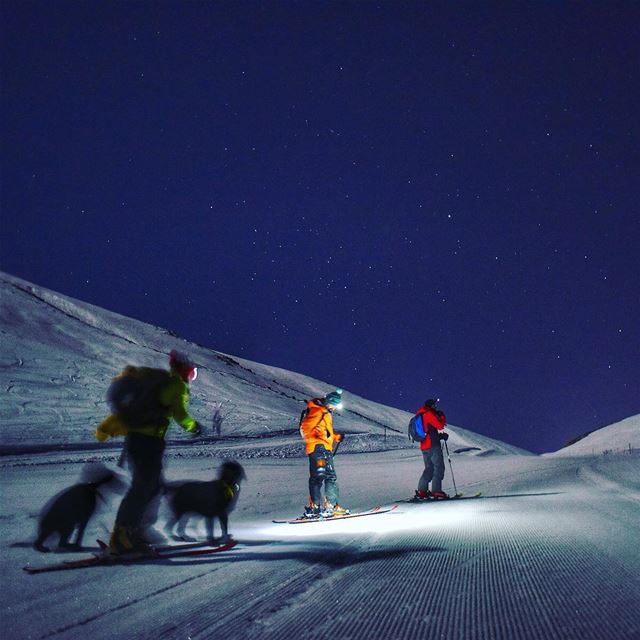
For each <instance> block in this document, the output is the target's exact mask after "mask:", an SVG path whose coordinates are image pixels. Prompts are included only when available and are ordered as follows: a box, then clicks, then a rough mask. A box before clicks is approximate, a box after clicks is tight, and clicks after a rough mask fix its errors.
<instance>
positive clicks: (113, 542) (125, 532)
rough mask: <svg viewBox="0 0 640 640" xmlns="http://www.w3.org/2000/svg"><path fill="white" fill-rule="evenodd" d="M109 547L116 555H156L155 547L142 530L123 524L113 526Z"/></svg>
mask: <svg viewBox="0 0 640 640" xmlns="http://www.w3.org/2000/svg"><path fill="white" fill-rule="evenodd" d="M109 548H110V550H111V553H112V554H114V555H130V554H132V555H150V556H152V555H154V550H153V547H152V546H151V545H150V544H149V542H148V541H147V540H146V538H145V537H144V534H143V533H142V532H141V531H140V530H137V529H133V528H131V527H123V526H121V525H116V526H115V527H114V528H113V532H112V534H111V538H110V539H109Z"/></svg>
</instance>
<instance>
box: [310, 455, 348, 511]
mask: <svg viewBox="0 0 640 640" xmlns="http://www.w3.org/2000/svg"><path fill="white" fill-rule="evenodd" d="M323 484H324V491H325V497H326V498H327V502H330V503H331V504H333V505H335V504H337V503H338V497H339V495H340V491H339V489H338V476H337V475H336V470H335V468H334V466H333V453H332V452H331V451H327V449H325V448H324V447H323V446H322V445H321V444H318V445H316V448H315V449H314V450H313V451H312V452H311V453H310V454H309V495H310V496H311V501H312V502H313V503H314V504H318V505H322V485H323Z"/></svg>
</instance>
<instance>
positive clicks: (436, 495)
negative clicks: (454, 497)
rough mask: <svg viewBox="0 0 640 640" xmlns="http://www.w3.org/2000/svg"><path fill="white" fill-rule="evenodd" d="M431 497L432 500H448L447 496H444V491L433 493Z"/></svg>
mask: <svg viewBox="0 0 640 640" xmlns="http://www.w3.org/2000/svg"><path fill="white" fill-rule="evenodd" d="M431 497H432V498H433V499H434V500H449V495H448V494H446V493H445V492H444V491H434V492H433V493H432V494H431Z"/></svg>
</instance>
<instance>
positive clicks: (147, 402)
mask: <svg viewBox="0 0 640 640" xmlns="http://www.w3.org/2000/svg"><path fill="white" fill-rule="evenodd" d="M169 378H170V373H169V372H168V371H166V370H165V369H151V368H149V367H134V366H131V365H129V366H127V367H125V368H124V369H123V371H122V372H121V373H120V374H119V375H118V376H117V377H115V378H114V379H113V381H112V382H111V384H110V385H109V388H108V389H107V402H108V403H109V406H110V407H111V411H112V412H113V413H114V414H117V415H118V416H120V417H121V418H122V419H123V420H124V421H125V422H127V423H129V424H130V425H133V426H141V425H144V424H148V423H153V422H158V421H159V420H162V419H163V418H165V416H166V411H167V407H165V406H164V405H163V404H162V403H161V402H160V393H161V391H162V388H163V387H164V386H165V385H166V384H167V383H168V382H169Z"/></svg>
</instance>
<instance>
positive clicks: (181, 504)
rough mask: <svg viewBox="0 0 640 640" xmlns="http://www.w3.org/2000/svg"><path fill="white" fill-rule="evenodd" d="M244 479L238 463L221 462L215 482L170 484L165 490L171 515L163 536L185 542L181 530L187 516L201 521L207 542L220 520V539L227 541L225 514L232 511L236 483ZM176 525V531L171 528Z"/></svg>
mask: <svg viewBox="0 0 640 640" xmlns="http://www.w3.org/2000/svg"><path fill="white" fill-rule="evenodd" d="M245 478H246V475H245V472H244V469H243V468H242V465H241V464H240V463H239V462H236V461H235V460H234V461H230V462H225V463H224V464H223V465H222V466H221V467H220V471H219V473H218V479H217V480H211V481H210V482H184V483H172V484H171V485H169V486H168V487H166V488H167V491H168V492H169V494H170V496H169V506H170V507H171V511H172V516H171V517H170V518H169V520H168V522H167V524H166V533H167V535H168V536H169V537H170V538H173V539H174V540H188V539H189V538H188V537H187V535H186V533H185V528H186V526H187V523H188V521H189V517H190V514H193V513H196V514H198V515H200V516H203V517H204V518H205V524H206V528H207V540H210V541H211V540H213V522H214V520H215V519H216V518H217V519H218V520H220V527H221V529H222V540H223V541H226V540H229V539H230V537H231V536H230V535H229V531H228V525H229V513H231V511H233V509H234V507H235V506H236V502H237V500H238V495H239V494H240V483H241V482H242V480H244V479H245ZM176 524H177V525H178V528H177V530H176V532H175V533H174V528H175V526H176Z"/></svg>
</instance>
